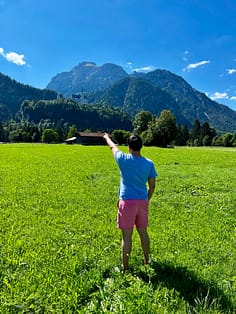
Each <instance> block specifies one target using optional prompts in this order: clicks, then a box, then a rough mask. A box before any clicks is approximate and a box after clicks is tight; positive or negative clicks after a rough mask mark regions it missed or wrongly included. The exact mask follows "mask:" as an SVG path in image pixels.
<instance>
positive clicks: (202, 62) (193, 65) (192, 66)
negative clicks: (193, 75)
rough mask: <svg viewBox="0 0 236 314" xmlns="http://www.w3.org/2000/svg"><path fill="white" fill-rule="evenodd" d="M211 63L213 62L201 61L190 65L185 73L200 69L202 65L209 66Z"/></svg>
mask: <svg viewBox="0 0 236 314" xmlns="http://www.w3.org/2000/svg"><path fill="white" fill-rule="evenodd" d="M210 62H211V61H209V60H206V61H200V62H197V63H190V64H189V65H188V66H187V67H186V68H185V69H184V71H186V70H188V71H190V70H192V69H196V68H198V67H200V66H202V65H205V64H208V63H210Z"/></svg>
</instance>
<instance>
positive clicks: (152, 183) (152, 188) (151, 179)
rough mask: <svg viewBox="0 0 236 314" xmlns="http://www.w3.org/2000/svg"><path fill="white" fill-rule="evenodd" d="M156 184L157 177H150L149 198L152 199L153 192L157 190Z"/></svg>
mask: <svg viewBox="0 0 236 314" xmlns="http://www.w3.org/2000/svg"><path fill="white" fill-rule="evenodd" d="M155 186H156V179H155V178H149V179H148V200H150V199H151V197H152V195H153V192H154V190H155Z"/></svg>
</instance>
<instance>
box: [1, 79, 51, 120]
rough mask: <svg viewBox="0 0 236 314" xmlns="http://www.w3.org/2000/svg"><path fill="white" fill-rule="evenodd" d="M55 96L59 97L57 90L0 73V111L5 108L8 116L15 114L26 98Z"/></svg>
mask: <svg viewBox="0 0 236 314" xmlns="http://www.w3.org/2000/svg"><path fill="white" fill-rule="evenodd" d="M55 98H57V92H55V91H51V90H47V89H38V88H34V87H31V86H29V85H25V84H21V83H18V82H16V81H15V80H13V79H11V78H10V77H8V76H6V75H4V74H2V73H0V113H1V111H3V110H4V114H5V116H6V117H8V116H9V115H12V114H15V113H16V112H17V111H18V110H19V109H20V105H21V103H22V101H24V100H25V99H29V100H40V99H44V100H51V99H55ZM1 109H2V110H1ZM0 117H4V115H3V114H2V115H1V116H0ZM6 117H5V118H6Z"/></svg>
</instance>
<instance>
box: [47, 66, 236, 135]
mask: <svg viewBox="0 0 236 314" xmlns="http://www.w3.org/2000/svg"><path fill="white" fill-rule="evenodd" d="M47 88H50V89H53V90H56V91H58V92H60V93H62V94H63V95H65V96H68V97H70V96H71V95H72V94H73V93H80V92H81V91H84V92H86V93H87V94H88V99H89V103H106V104H109V105H111V106H117V107H121V108H122V109H124V110H125V111H126V112H127V113H129V114H131V115H134V114H135V113H137V112H138V111H140V110H147V111H150V112H151V113H152V114H154V115H158V114H159V113H160V112H161V111H162V110H164V109H168V110H171V111H172V112H173V113H174V115H175V116H176V119H177V122H178V123H180V124H186V125H188V126H189V127H190V126H191V125H192V124H193V122H194V121H195V120H196V119H198V120H199V121H200V122H201V123H203V122H205V121H207V122H209V124H210V125H211V126H212V127H214V128H215V129H216V130H217V131H218V132H234V133H235V132H236V111H234V110H232V109H230V108H229V107H227V106H225V105H222V104H219V103H217V102H215V101H213V100H211V99H210V98H208V97H207V96H206V95H205V94H204V93H201V92H199V91H197V90H196V89H194V88H193V87H192V86H191V85H190V84H188V83H187V82H186V81H185V80H184V79H183V78H182V77H180V76H178V75H176V74H174V73H171V72H170V71H167V70H160V69H158V70H155V71H152V72H149V73H132V74H131V75H128V74H127V73H126V72H125V71H124V70H123V69H122V67H120V66H117V65H114V64H111V63H106V64H104V65H102V66H97V65H96V64H95V63H93V62H83V63H80V64H79V65H78V66H77V67H74V68H73V69H72V70H71V71H70V72H64V73H61V74H58V75H56V76H55V77H54V78H52V80H51V82H50V83H49V84H48V86H47Z"/></svg>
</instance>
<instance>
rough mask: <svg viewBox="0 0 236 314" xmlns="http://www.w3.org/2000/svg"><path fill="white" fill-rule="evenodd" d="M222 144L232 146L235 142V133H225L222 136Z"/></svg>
mask: <svg viewBox="0 0 236 314" xmlns="http://www.w3.org/2000/svg"><path fill="white" fill-rule="evenodd" d="M221 138H222V144H223V146H225V147H232V146H233V142H234V135H233V134H232V133H230V132H228V133H225V134H223V135H222V136H221Z"/></svg>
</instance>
